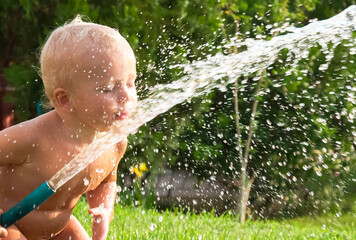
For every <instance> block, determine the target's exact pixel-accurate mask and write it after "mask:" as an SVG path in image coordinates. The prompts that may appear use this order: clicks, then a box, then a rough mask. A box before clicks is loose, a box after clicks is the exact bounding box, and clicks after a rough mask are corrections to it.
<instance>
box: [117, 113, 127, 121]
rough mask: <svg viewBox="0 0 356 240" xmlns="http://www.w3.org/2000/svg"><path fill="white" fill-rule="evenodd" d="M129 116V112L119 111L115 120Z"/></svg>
mask: <svg viewBox="0 0 356 240" xmlns="http://www.w3.org/2000/svg"><path fill="white" fill-rule="evenodd" d="M128 116H129V114H128V113H118V114H116V115H115V120H125V119H126V118H127V117H128Z"/></svg>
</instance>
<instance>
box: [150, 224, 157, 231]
mask: <svg viewBox="0 0 356 240" xmlns="http://www.w3.org/2000/svg"><path fill="white" fill-rule="evenodd" d="M156 228H157V225H156V224H154V223H151V226H150V230H151V231H154V230H155V229H156Z"/></svg>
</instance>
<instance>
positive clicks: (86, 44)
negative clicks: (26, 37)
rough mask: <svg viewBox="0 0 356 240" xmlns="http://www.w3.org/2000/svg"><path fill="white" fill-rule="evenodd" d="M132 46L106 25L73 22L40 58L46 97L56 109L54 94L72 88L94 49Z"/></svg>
mask: <svg viewBox="0 0 356 240" xmlns="http://www.w3.org/2000/svg"><path fill="white" fill-rule="evenodd" d="M122 43H123V44H124V45H126V46H127V45H128V43H127V41H126V40H125V39H124V38H123V37H122V36H121V35H120V33H119V31H118V30H117V29H114V28H110V27H107V26H104V25H100V24H96V23H91V22H84V21H83V20H82V18H81V16H79V15H78V16H76V18H74V19H73V20H72V21H71V22H69V23H66V24H64V25H63V26H61V27H58V28H57V29H56V30H54V31H53V32H52V33H51V34H50V36H49V37H48V39H47V41H46V42H45V44H44V46H43V48H42V51H41V56H40V63H41V69H40V71H41V76H42V80H43V84H44V88H45V93H46V95H47V97H48V99H49V100H50V103H51V105H52V106H53V96H52V95H53V91H54V90H55V89H56V88H58V87H63V86H66V87H70V86H71V83H73V82H74V81H76V79H73V77H72V73H73V71H76V70H75V69H76V68H78V67H80V64H81V62H84V61H87V59H85V58H84V55H85V53H86V52H88V51H91V50H94V48H95V49H96V50H97V49H100V50H99V51H101V49H103V50H108V49H109V50H110V49H116V48H118V47H119V46H120V45H121V44H122Z"/></svg>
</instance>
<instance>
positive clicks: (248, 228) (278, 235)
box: [74, 201, 356, 240]
mask: <svg viewBox="0 0 356 240" xmlns="http://www.w3.org/2000/svg"><path fill="white" fill-rule="evenodd" d="M88 209H89V206H88V205H87V203H86V202H85V201H80V202H79V203H78V205H77V207H76V208H75V209H74V215H75V216H76V217H77V218H78V220H79V221H80V222H81V223H82V224H83V226H84V228H85V229H86V230H87V231H88V232H89V233H91V218H90V216H89V214H88ZM108 239H164V240H166V239H174V240H175V239H268V240H270V239H356V214H351V213H350V214H344V215H341V216H339V217H337V216H335V215H325V216H320V217H303V218H294V219H288V220H279V221H277V220H266V221H264V220H259V221H248V222H247V223H245V224H243V225H241V224H239V223H238V222H237V221H236V220H235V219H234V217H232V216H230V215H224V216H220V217H217V216H214V214H212V213H203V214H192V213H182V212H180V211H178V210H177V211H166V212H158V211H156V210H147V209H143V208H140V207H137V208H132V207H121V206H120V205H117V206H116V208H115V217H114V219H113V221H112V223H111V225H110V232H109V237H108Z"/></svg>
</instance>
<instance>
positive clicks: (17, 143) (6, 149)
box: [0, 113, 52, 166]
mask: <svg viewBox="0 0 356 240" xmlns="http://www.w3.org/2000/svg"><path fill="white" fill-rule="evenodd" d="M51 115H52V114H51V113H47V114H44V115H41V116H39V117H37V118H34V119H31V120H28V121H26V122H22V123H19V124H17V125H14V126H11V127H9V128H6V129H4V130H2V131H0V166H2V165H9V164H15V165H16V164H21V163H23V162H24V161H26V159H27V158H28V157H29V155H31V153H32V152H33V151H34V150H35V149H36V146H38V145H39V143H40V141H41V140H43V136H45V135H46V131H48V130H46V129H48V128H46V127H45V126H44V123H45V122H48V120H49V119H50V118H51Z"/></svg>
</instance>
